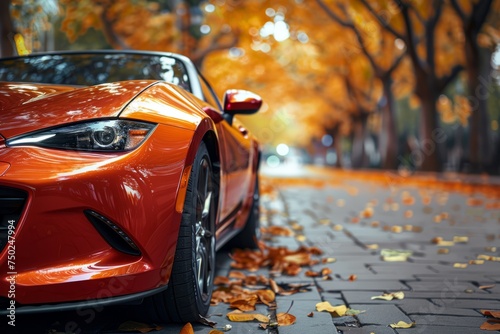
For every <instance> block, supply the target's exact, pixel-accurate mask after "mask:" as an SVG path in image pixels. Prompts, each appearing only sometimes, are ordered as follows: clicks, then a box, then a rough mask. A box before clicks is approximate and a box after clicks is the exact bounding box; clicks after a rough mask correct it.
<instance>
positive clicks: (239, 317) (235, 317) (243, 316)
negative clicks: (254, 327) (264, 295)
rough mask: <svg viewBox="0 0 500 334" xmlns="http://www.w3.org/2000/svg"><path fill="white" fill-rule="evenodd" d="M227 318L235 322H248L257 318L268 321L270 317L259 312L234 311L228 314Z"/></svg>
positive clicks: (260, 320)
mask: <svg viewBox="0 0 500 334" xmlns="http://www.w3.org/2000/svg"><path fill="white" fill-rule="evenodd" d="M226 316H227V318H228V319H229V320H231V321H234V322H247V321H254V320H257V321H259V322H268V321H269V317H267V316H266V315H264V314H259V313H243V312H241V311H238V310H236V311H233V312H229V313H228V314H226Z"/></svg>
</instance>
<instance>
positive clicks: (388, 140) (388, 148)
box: [380, 79, 398, 169]
mask: <svg viewBox="0 0 500 334" xmlns="http://www.w3.org/2000/svg"><path fill="white" fill-rule="evenodd" d="M382 84H383V87H384V98H385V105H384V106H382V131H380V154H381V155H382V168H383V169H396V168H397V166H398V161H397V155H398V138H397V131H396V113H395V110H394V94H393V93H392V89H391V86H392V80H391V79H387V80H383V81H382Z"/></svg>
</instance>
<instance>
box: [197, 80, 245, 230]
mask: <svg viewBox="0 0 500 334" xmlns="http://www.w3.org/2000/svg"><path fill="white" fill-rule="evenodd" d="M199 79H200V83H201V86H202V90H203V94H204V96H205V100H206V101H207V102H208V103H210V104H211V105H212V106H214V108H217V109H218V110H217V112H218V113H219V114H220V115H222V110H221V109H222V108H221V104H220V102H219V100H218V99H217V97H216V96H215V94H214V92H213V90H212V88H211V87H210V85H209V84H208V82H207V81H206V80H204V79H203V77H201V76H200V78H199ZM216 127H217V130H218V135H219V143H220V144H221V147H219V149H220V152H221V187H220V189H221V194H220V195H221V202H220V204H221V208H220V219H219V225H226V226H219V230H223V229H225V228H226V227H227V226H229V225H230V224H232V222H233V221H234V218H236V217H237V215H238V214H239V211H240V209H241V208H242V205H243V202H244V200H245V196H246V194H248V190H249V187H250V176H251V175H252V172H251V166H252V165H251V164H252V159H253V157H252V156H251V155H252V152H253V150H252V138H251V137H250V136H249V134H248V130H247V129H246V128H245V127H244V126H243V124H242V123H241V122H239V121H238V120H237V119H234V120H233V121H232V122H231V124H229V123H228V122H226V121H224V120H222V121H220V122H217V123H216Z"/></svg>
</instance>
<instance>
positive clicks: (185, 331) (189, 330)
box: [179, 322, 194, 334]
mask: <svg viewBox="0 0 500 334" xmlns="http://www.w3.org/2000/svg"><path fill="white" fill-rule="evenodd" d="M179 334H194V329H193V326H192V325H191V323H190V322H188V323H187V324H185V325H184V326H183V327H182V329H181V331H180V333H179Z"/></svg>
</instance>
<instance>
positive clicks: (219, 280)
mask: <svg viewBox="0 0 500 334" xmlns="http://www.w3.org/2000/svg"><path fill="white" fill-rule="evenodd" d="M230 283H231V280H230V279H229V277H226V276H217V277H215V279H214V285H229V284H230Z"/></svg>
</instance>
